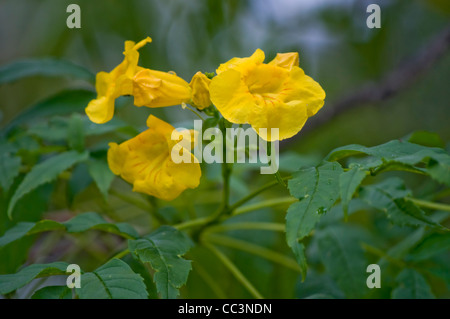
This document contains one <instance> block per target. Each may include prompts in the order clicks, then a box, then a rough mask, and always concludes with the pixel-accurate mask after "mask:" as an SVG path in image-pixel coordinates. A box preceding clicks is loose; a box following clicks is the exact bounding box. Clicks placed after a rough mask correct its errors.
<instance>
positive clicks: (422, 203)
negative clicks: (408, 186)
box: [405, 197, 450, 212]
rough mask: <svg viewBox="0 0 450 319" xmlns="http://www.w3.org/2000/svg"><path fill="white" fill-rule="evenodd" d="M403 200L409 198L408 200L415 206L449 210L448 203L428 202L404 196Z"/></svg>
mask: <svg viewBox="0 0 450 319" xmlns="http://www.w3.org/2000/svg"><path fill="white" fill-rule="evenodd" d="M405 200H409V201H410V202H413V203H414V204H416V205H417V206H420V207H425V208H430V209H435V210H443V211H447V212H450V205H448V204H443V203H434V202H429V201H426V200H422V199H417V198H412V197H405Z"/></svg>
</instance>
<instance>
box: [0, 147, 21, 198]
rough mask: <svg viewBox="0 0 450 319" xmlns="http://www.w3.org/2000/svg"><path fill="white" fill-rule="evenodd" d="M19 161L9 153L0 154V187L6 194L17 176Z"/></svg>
mask: <svg viewBox="0 0 450 319" xmlns="http://www.w3.org/2000/svg"><path fill="white" fill-rule="evenodd" d="M20 164H21V159H20V157H18V156H13V155H11V154H9V153H6V152H4V153H2V154H0V186H1V187H2V188H3V191H4V192H5V193H6V192H7V191H8V190H9V188H10V187H11V185H12V183H13V181H14V178H16V176H17V175H19V170H20Z"/></svg>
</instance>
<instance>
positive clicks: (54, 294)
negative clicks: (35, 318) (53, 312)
mask: <svg viewBox="0 0 450 319" xmlns="http://www.w3.org/2000/svg"><path fill="white" fill-rule="evenodd" d="M31 299H72V290H71V289H70V288H68V287H67V286H48V287H44V288H41V289H39V290H37V291H36V292H35V293H34V294H33V295H32V296H31Z"/></svg>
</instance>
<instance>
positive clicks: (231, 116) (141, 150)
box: [86, 37, 325, 200]
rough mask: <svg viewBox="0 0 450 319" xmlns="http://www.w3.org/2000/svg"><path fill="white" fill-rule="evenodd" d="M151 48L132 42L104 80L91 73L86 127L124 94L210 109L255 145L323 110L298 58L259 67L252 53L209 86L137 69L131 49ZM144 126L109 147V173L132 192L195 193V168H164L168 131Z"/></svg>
mask: <svg viewBox="0 0 450 319" xmlns="http://www.w3.org/2000/svg"><path fill="white" fill-rule="evenodd" d="M151 41H152V40H151V38H149V37H147V38H146V39H144V40H142V41H140V42H138V43H135V42H133V41H126V42H125V51H124V56H125V58H124V60H123V61H122V63H120V64H119V65H118V66H117V67H115V68H114V69H113V70H112V71H111V72H109V73H107V72H99V73H98V74H97V77H96V90H97V98H96V99H94V100H92V101H91V102H90V103H89V104H88V106H87V107H86V114H87V115H88V116H89V118H90V120H91V121H93V122H95V123H99V124H101V123H105V122H107V121H109V120H111V119H112V117H113V115H114V102H115V99H116V98H118V97H119V96H122V95H132V96H133V97H134V104H135V105H136V106H147V107H151V108H153V107H165V106H172V105H179V104H182V103H189V104H191V105H193V106H195V107H196V108H198V109H199V110H203V109H205V108H207V107H209V106H211V105H212V104H213V105H214V106H215V107H216V108H217V110H218V111H219V112H220V113H221V114H222V116H223V117H224V118H225V119H227V120H228V121H229V122H231V123H236V124H250V125H251V126H252V128H253V129H254V130H255V131H256V132H257V133H258V134H259V135H260V136H261V138H263V139H265V140H267V141H273V140H274V139H275V138H272V137H271V134H270V132H271V130H270V129H271V128H277V129H279V136H278V139H280V140H282V139H286V138H289V137H292V136H294V135H295V134H297V133H298V132H299V131H300V130H301V128H302V127H303V125H304V124H305V122H306V120H307V119H308V117H310V116H313V115H314V114H316V113H317V111H318V110H319V109H320V108H321V107H322V106H323V104H324V99H325V92H324V91H323V89H322V88H321V87H320V85H319V84H318V83H317V82H315V81H314V80H313V79H312V78H310V77H309V76H307V75H305V73H304V72H303V70H302V69H301V68H299V60H298V53H278V55H277V56H276V57H275V59H273V60H272V61H271V62H269V63H268V64H265V63H263V61H264V58H265V56H264V52H263V51H261V50H260V49H257V50H256V51H255V53H253V55H252V56H250V57H247V58H233V59H231V60H230V61H228V62H226V63H224V64H221V65H220V66H219V68H218V69H217V70H216V73H217V76H215V77H213V78H212V79H209V78H208V77H207V76H206V75H205V74H203V73H201V72H197V73H196V74H195V75H194V76H193V78H192V80H191V82H190V83H187V82H186V81H185V80H183V79H182V78H180V77H178V76H177V75H176V74H175V73H173V72H161V71H156V70H151V69H147V68H143V67H140V66H138V60H139V52H138V50H139V49H140V48H142V47H143V46H144V45H145V44H147V43H150V42H151ZM147 126H148V127H149V128H148V129H147V130H146V131H145V132H142V133H140V134H139V135H137V136H136V137H134V138H132V139H130V140H128V141H126V142H123V143H122V144H120V145H118V144H116V143H110V144H109V145H110V149H109V151H108V164H109V167H110V169H111V170H112V171H113V173H114V174H116V175H120V176H121V177H122V178H123V179H124V180H126V181H127V182H129V183H132V184H133V190H134V191H137V192H143V193H146V194H149V195H152V196H155V197H158V198H161V199H164V200H172V199H174V198H176V197H177V196H179V195H180V194H181V192H183V191H184V190H185V189H187V188H195V187H197V186H198V184H199V182H200V177H201V170H200V166H199V164H198V161H194V160H192V161H191V163H179V164H176V163H174V162H173V161H172V158H171V151H172V148H173V147H174V146H175V145H179V144H178V143H179V142H180V140H178V141H174V140H172V139H171V135H172V131H173V130H174V129H175V128H174V127H173V126H171V125H170V124H168V123H166V122H164V121H162V120H160V119H158V118H156V117H154V116H152V115H151V116H150V117H149V118H148V119H147ZM262 128H264V129H266V130H260V129H262ZM266 132H267V133H266ZM180 139H182V137H181V138H180ZM182 151H183V152H190V150H186V149H183V150H182ZM191 156H193V155H192V154H191Z"/></svg>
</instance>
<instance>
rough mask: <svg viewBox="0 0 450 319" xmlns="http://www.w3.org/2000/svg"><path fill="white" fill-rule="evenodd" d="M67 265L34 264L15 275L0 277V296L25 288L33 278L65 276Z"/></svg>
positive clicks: (60, 263)
mask: <svg viewBox="0 0 450 319" xmlns="http://www.w3.org/2000/svg"><path fill="white" fill-rule="evenodd" d="M68 265H69V264H68V263H65V262H54V263H51V264H34V265H31V266H28V267H25V268H23V269H21V270H20V271H19V272H17V273H16V274H11V275H0V294H3V295H4V294H8V293H10V292H13V291H14V290H16V289H19V288H21V287H23V286H25V285H26V284H27V283H29V282H30V281H32V280H33V279H35V278H40V277H47V276H56V275H66V269H67V266H68Z"/></svg>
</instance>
